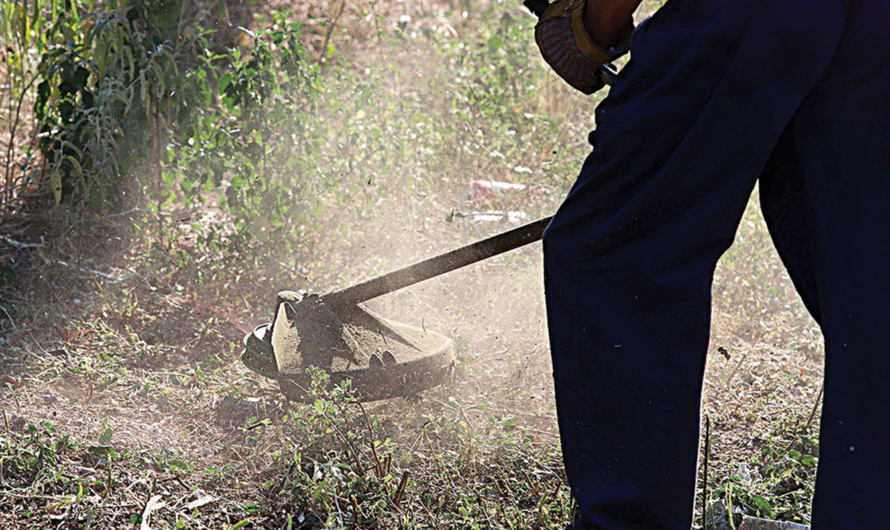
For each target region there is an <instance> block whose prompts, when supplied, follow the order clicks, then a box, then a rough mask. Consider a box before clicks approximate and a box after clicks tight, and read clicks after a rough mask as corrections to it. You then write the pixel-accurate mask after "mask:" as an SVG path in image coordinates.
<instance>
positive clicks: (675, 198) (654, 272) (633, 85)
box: [544, 0, 846, 530]
mask: <svg viewBox="0 0 890 530" xmlns="http://www.w3.org/2000/svg"><path fill="white" fill-rule="evenodd" d="M845 11H846V7H845V4H844V2H842V1H841V0H816V1H814V0H796V1H783V2H771V1H768V0H757V1H753V2H736V1H734V0H683V1H682V2H681V1H678V0H669V1H668V3H667V4H666V6H665V7H664V8H662V10H661V11H660V12H659V13H658V14H656V15H655V17H653V18H652V19H650V20H649V21H648V22H647V23H645V24H643V25H642V26H641V28H640V29H639V30H638V32H637V34H636V35H635V37H634V43H633V47H632V52H631V54H632V58H631V61H630V63H629V64H628V66H627V67H626V69H625V70H624V71H623V72H622V74H621V75H620V76H619V79H618V82H617V84H616V86H614V87H613V88H612V92H611V93H610V95H609V96H608V98H607V99H606V100H605V101H604V102H603V103H602V104H601V105H600V106H599V108H598V109H597V131H596V132H595V133H594V134H593V135H592V139H593V140H594V142H595V143H596V148H595V151H594V153H593V154H592V155H591V156H590V157H588V159H587V161H586V162H585V164H584V167H583V169H582V171H581V175H580V176H579V178H578V181H577V182H576V184H575V185H574V187H573V188H572V190H571V192H570V193H569V195H568V197H567V198H566V200H565V202H564V203H563V205H562V206H561V207H560V209H559V211H558V212H557V214H556V216H555V218H554V220H553V222H552V223H551V225H550V227H549V228H548V229H547V231H546V233H545V236H544V263H545V289H546V298H547V312H548V321H549V328H550V341H551V349H552V356H553V370H554V381H555V385H556V401H557V409H558V415H559V427H560V433H561V439H562V447H563V455H564V459H565V463H566V472H567V475H568V478H569V482H570V484H571V486H572V491H573V493H574V495H575V497H576V499H577V501H578V505H579V507H580V511H581V515H582V519H583V522H582V525H583V527H584V528H591V529H597V530H639V529H644V528H646V529H664V530H688V529H689V528H690V525H691V522H692V505H693V496H694V491H695V478H696V463H697V455H698V440H699V407H700V399H701V384H702V374H703V370H704V362H705V353H706V349H707V344H708V328H709V319H710V288H711V279H712V274H713V270H714V267H715V264H716V262H717V260H718V259H719V257H720V255H721V254H722V253H723V252H724V251H725V250H726V248H728V246H729V245H730V244H731V242H732V240H733V236H734V233H735V230H736V227H737V225H738V221H739V218H740V216H741V215H742V212H743V210H744V208H745V204H746V201H747V199H748V197H749V194H750V191H751V189H752V187H753V185H754V182H755V181H756V179H757V177H758V176H759V175H760V173H761V172H762V170H763V168H764V166H765V165H766V162H767V160H768V158H769V156H770V153H771V152H772V151H773V149H774V146H775V145H776V143H777V141H778V139H779V137H780V135H781V134H782V131H783V130H784V129H785V127H786V125H787V123H788V121H789V120H790V119H791V117H792V116H793V115H794V113H795V111H796V109H797V107H798V106H799V105H800V102H801V101H802V100H803V98H804V97H805V96H806V95H807V94H808V93H809V91H810V90H811V89H812V87H813V86H814V85H815V83H816V82H817V80H818V79H819V78H820V77H821V76H822V75H823V73H824V70H825V68H826V67H827V65H828V64H829V63H830V61H831V58H832V56H833V54H834V49H835V47H836V45H837V42H838V41H839V39H840V36H841V34H842V31H843V26H844V17H845Z"/></svg>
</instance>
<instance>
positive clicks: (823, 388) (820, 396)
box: [804, 380, 825, 432]
mask: <svg viewBox="0 0 890 530" xmlns="http://www.w3.org/2000/svg"><path fill="white" fill-rule="evenodd" d="M824 391H825V381H824V380H823V381H822V386H821V387H820V388H819V395H818V396H816V402H815V403H813V411H812V412H810V417H809V419H808V420H807V426H806V427H804V432H810V425H812V424H813V418H815V417H816V410H817V409H818V408H819V402H820V401H822V393H823V392H824Z"/></svg>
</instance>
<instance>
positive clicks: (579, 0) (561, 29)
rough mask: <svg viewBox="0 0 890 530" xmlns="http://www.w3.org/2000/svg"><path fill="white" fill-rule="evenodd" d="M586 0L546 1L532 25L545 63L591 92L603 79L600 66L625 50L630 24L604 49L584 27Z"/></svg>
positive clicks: (628, 39) (628, 38)
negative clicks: (542, 12) (543, 9)
mask: <svg viewBox="0 0 890 530" xmlns="http://www.w3.org/2000/svg"><path fill="white" fill-rule="evenodd" d="M586 3H587V1H586V0H559V1H557V2H554V3H552V4H550V7H548V8H547V10H546V11H544V14H543V15H542V16H541V18H540V20H538V24H537V25H536V26H535V41H536V42H537V43H538V48H539V49H540V50H541V55H543V56H544V60H545V61H547V64H549V65H550V67H551V68H553V70H554V71H556V73H557V74H559V76H560V77H562V78H563V79H564V80H565V82H566V83H568V84H569V85H571V86H572V87H573V88H575V89H577V90H580V91H581V92H583V93H585V94H593V93H594V92H596V91H597V90H599V89H601V88H602V87H603V86H604V85H605V83H606V81H605V78H604V73H603V69H602V66H603V65H604V64H608V63H610V62H612V61H613V60H615V59H616V58H618V57H621V56H622V55H624V54H625V53H627V51H628V49H629V48H630V37H631V34H632V33H633V29H634V25H633V22H632V21H629V22H628V24H627V25H626V26H625V27H624V29H622V31H621V36H620V38H619V39H618V44H617V45H615V46H614V47H612V48H609V49H604V48H603V47H601V46H599V45H598V44H596V43H595V42H593V39H591V38H590V35H589V34H588V33H587V30H586V29H585V28H584V19H583V16H584V6H585V5H586Z"/></svg>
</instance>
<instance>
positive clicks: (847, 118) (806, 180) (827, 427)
mask: <svg viewBox="0 0 890 530" xmlns="http://www.w3.org/2000/svg"><path fill="white" fill-rule="evenodd" d="M887 28H890V4H888V3H887V2H886V1H877V0H863V1H860V2H856V3H853V4H851V9H850V14H849V17H848V23H847V28H846V30H845V34H844V38H843V40H842V41H841V44H840V46H839V47H838V50H837V55H836V57H835V61H834V63H833V65H832V66H831V68H830V69H829V72H828V74H827V75H826V76H825V77H824V78H823V80H822V81H820V83H819V84H818V85H817V87H816V89H815V90H814V91H813V92H812V94H811V95H810V96H809V97H808V98H807V99H806V100H805V101H804V103H803V105H802V106H801V108H800V110H799V111H798V113H797V114H796V116H795V119H794V120H793V121H792V123H791V124H790V125H789V127H788V129H787V131H786V133H785V134H784V136H783V141H782V144H783V149H782V150H781V151H779V152H777V153H776V156H775V157H774V161H773V162H772V163H771V164H770V171H768V172H767V173H765V174H764V177H763V180H762V183H761V196H762V201H763V204H764V214H765V216H766V218H767V222H768V223H769V225H770V231H771V232H772V233H773V237H774V240H775V242H776V246H777V248H778V250H779V253H780V255H781V256H782V257H783V259H784V260H785V262H786V265H787V266H788V269H789V272H790V273H791V276H792V279H793V280H794V281H795V285H797V286H798V289H799V290H800V291H801V295H802V296H803V298H804V300H805V301H806V302H807V306H808V307H809V308H810V309H811V311H813V313H814V315H815V316H816V317H817V319H818V320H819V321H820V324H821V326H822V330H823V332H824V336H825V349H826V352H825V355H826V360H825V399H824V406H823V412H822V421H821V431H820V447H819V464H818V471H817V479H816V495H815V498H814V501H813V514H812V528H813V530H871V529H874V528H885V527H886V526H887V522H886V520H887V516H886V514H885V507H886V506H888V505H890V384H888V380H890V100H888V94H890V39H887V38H886V31H887Z"/></svg>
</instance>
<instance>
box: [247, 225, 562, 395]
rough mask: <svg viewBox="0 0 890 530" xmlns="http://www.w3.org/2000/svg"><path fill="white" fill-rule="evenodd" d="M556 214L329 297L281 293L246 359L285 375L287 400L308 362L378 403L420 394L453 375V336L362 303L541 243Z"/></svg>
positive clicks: (298, 390) (300, 384) (300, 386)
mask: <svg viewBox="0 0 890 530" xmlns="http://www.w3.org/2000/svg"><path fill="white" fill-rule="evenodd" d="M550 219H551V218H550V217H545V218H543V219H539V220H537V221H534V222H532V223H528V224H525V225H523V226H520V227H518V228H514V229H512V230H509V231H507V232H503V233H501V234H498V235H496V236H493V237H490V238H488V239H483V240H481V241H477V242H476V243H473V244H470V245H467V246H465V247H461V248H458V249H455V250H452V251H451V252H447V253H445V254H441V255H439V256H436V257H433V258H429V259H427V260H424V261H421V262H418V263H415V264H413V265H409V266H407V267H405V268H402V269H399V270H396V271H393V272H390V273H388V274H384V275H383V276H378V277H376V278H373V279H371V280H368V281H366V282H363V283H360V284H357V285H354V286H352V287H347V288H345V289H341V290H339V291H333V292H330V293H327V294H323V295H310V296H305V297H303V296H301V295H300V294H299V293H296V292H293V291H282V292H280V293H278V300H277V304H276V308H275V314H274V315H273V319H272V322H271V323H269V324H263V325H261V326H258V327H257V328H256V329H254V330H253V332H251V333H249V334H247V336H246V337H244V351H243V352H242V354H241V359H242V361H243V362H244V364H245V365H247V367H248V368H250V369H251V370H253V371H255V372H258V373H260V374H262V375H265V376H267V377H271V378H274V379H278V382H279V386H280V387H281V391H282V392H283V393H284V395H285V396H287V397H288V399H292V400H296V401H305V400H306V399H308V397H309V394H308V389H309V387H310V385H311V379H312V378H311V374H310V373H309V372H308V368H309V367H311V366H314V367H316V368H320V369H323V370H324V371H325V372H327V373H328V375H330V377H331V382H332V383H333V384H339V383H340V382H341V381H343V380H345V379H351V380H352V387H353V388H354V389H355V392H356V396H357V397H358V399H361V400H362V401H374V400H378V399H386V398H390V397H396V396H408V395H412V394H416V393H417V392H420V391H421V390H425V389H428V388H431V387H434V386H436V385H439V384H441V383H442V382H444V381H445V380H446V379H448V377H449V375H450V374H451V371H452V367H453V362H454V347H453V344H452V341H451V339H449V338H448V337H446V336H444V335H441V334H439V333H436V332H434V331H429V330H426V329H423V328H418V327H416V326H411V325H408V324H403V323H401V322H396V321H393V320H388V319H385V318H382V317H380V316H378V315H376V314H375V313H374V312H373V311H371V310H370V309H368V308H367V307H365V306H364V305H363V304H362V302H364V301H366V300H370V299H372V298H377V297H378V296H381V295H384V294H387V293H391V292H393V291H396V290H398V289H401V288H403V287H408V286H409V285H414V284H416V283H419V282H422V281H424V280H428V279H430V278H433V277H436V276H439V275H442V274H445V273H446V272H450V271H453V270H455V269H459V268H461V267H464V266H466V265H470V264H472V263H476V262H478V261H481V260H484V259H486V258H490V257H492V256H496V255H498V254H501V253H503V252H507V251H509V250H513V249H515V248H518V247H521V246H523V245H527V244H529V243H534V242H535V241H538V240H539V239H541V237H542V236H543V235H544V229H545V228H547V225H548V224H550Z"/></svg>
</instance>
